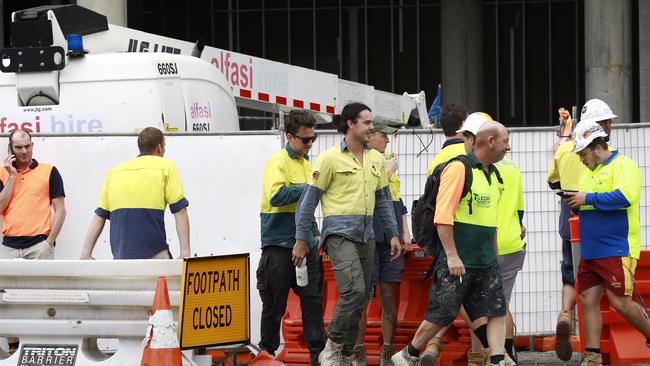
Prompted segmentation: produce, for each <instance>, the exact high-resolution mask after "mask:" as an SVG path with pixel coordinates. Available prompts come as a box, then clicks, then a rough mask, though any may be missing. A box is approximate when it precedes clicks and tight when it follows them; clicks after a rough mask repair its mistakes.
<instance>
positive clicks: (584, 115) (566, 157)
mask: <svg viewBox="0 0 650 366" xmlns="http://www.w3.org/2000/svg"><path fill="white" fill-rule="evenodd" d="M560 118H562V119H565V120H567V119H570V118H571V116H570V115H569V114H568V112H567V111H566V110H564V109H562V112H561V115H560ZM615 118H616V115H615V114H614V113H612V110H611V109H610V108H609V106H608V105H607V104H606V103H605V102H603V101H602V100H600V99H591V100H589V101H588V102H587V103H585V105H584V106H583V107H582V112H581V116H580V122H596V123H598V124H599V125H600V126H601V127H602V128H603V130H604V131H605V133H606V134H607V135H608V136H607V137H606V139H607V140H609V134H610V131H611V128H612V120H613V119H615ZM573 149H574V145H573V141H572V140H569V141H566V142H564V143H562V144H561V145H560V146H559V147H558V148H557V150H556V151H555V156H553V160H552V161H551V163H550V166H549V169H548V178H547V181H548V185H549V187H550V188H551V189H555V190H557V189H562V190H572V191H576V190H578V184H579V181H580V177H581V176H582V175H583V174H584V173H585V171H586V170H587V169H586V168H585V166H584V165H583V164H582V163H581V162H580V159H579V158H578V155H577V154H576V153H574V151H573ZM570 217H571V208H570V207H569V206H568V205H567V204H566V202H565V201H564V200H560V217H559V225H558V227H559V234H560V237H561V238H562V284H563V286H562V309H561V310H560V313H559V314H558V318H557V324H556V327H555V333H556V336H555V353H556V354H557V357H558V358H559V359H560V360H562V361H568V360H570V359H571V356H572V354H573V347H572V346H571V334H572V333H573V308H574V307H575V305H576V291H575V288H574V287H573V286H574V268H573V255H572V254H571V240H570V239H571V233H570V232H569V218H570Z"/></svg>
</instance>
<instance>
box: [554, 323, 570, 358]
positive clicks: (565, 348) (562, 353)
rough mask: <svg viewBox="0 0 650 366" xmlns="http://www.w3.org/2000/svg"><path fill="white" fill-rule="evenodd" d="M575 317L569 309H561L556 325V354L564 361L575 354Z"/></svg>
mask: <svg viewBox="0 0 650 366" xmlns="http://www.w3.org/2000/svg"><path fill="white" fill-rule="evenodd" d="M572 325H573V317H572V316H571V313H570V312H568V311H565V310H563V311H561V312H560V315H559V316H558V317H557V325H556V326H555V354H557V358H559V359H560V360H562V361H568V360H570V359H571V356H572V355H573V348H572V347H571V328H572Z"/></svg>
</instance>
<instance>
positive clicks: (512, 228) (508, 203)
mask: <svg viewBox="0 0 650 366" xmlns="http://www.w3.org/2000/svg"><path fill="white" fill-rule="evenodd" d="M494 165H495V166H496V168H497V169H498V170H499V173H500V174H501V179H503V186H501V187H500V188H501V189H502V190H501V200H499V206H498V215H497V217H498V218H499V230H498V231H497V243H498V244H499V255H506V254H512V253H516V252H519V251H521V250H523V249H524V246H525V245H526V243H525V242H524V241H523V240H522V239H521V220H522V219H523V218H524V190H523V186H522V183H521V172H520V171H519V168H518V167H517V166H516V165H515V163H513V162H512V160H510V158H508V157H505V158H503V159H501V161H499V162H498V163H496V164H494Z"/></svg>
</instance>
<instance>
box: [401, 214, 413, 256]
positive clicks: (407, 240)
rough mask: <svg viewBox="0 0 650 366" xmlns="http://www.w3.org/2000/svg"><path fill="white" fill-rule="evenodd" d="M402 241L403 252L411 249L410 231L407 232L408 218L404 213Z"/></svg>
mask: <svg viewBox="0 0 650 366" xmlns="http://www.w3.org/2000/svg"><path fill="white" fill-rule="evenodd" d="M402 241H403V242H404V252H406V253H408V252H410V251H411V233H410V232H409V220H408V219H407V218H406V215H402Z"/></svg>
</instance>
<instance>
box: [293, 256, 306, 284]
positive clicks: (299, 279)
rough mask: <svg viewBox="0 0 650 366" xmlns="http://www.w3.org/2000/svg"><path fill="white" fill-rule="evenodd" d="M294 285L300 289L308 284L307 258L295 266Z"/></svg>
mask: <svg viewBox="0 0 650 366" xmlns="http://www.w3.org/2000/svg"><path fill="white" fill-rule="evenodd" d="M296 283H297V284H298V286H300V287H305V286H307V284H308V283H309V277H308V276H307V258H303V259H302V263H300V265H299V266H296Z"/></svg>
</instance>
